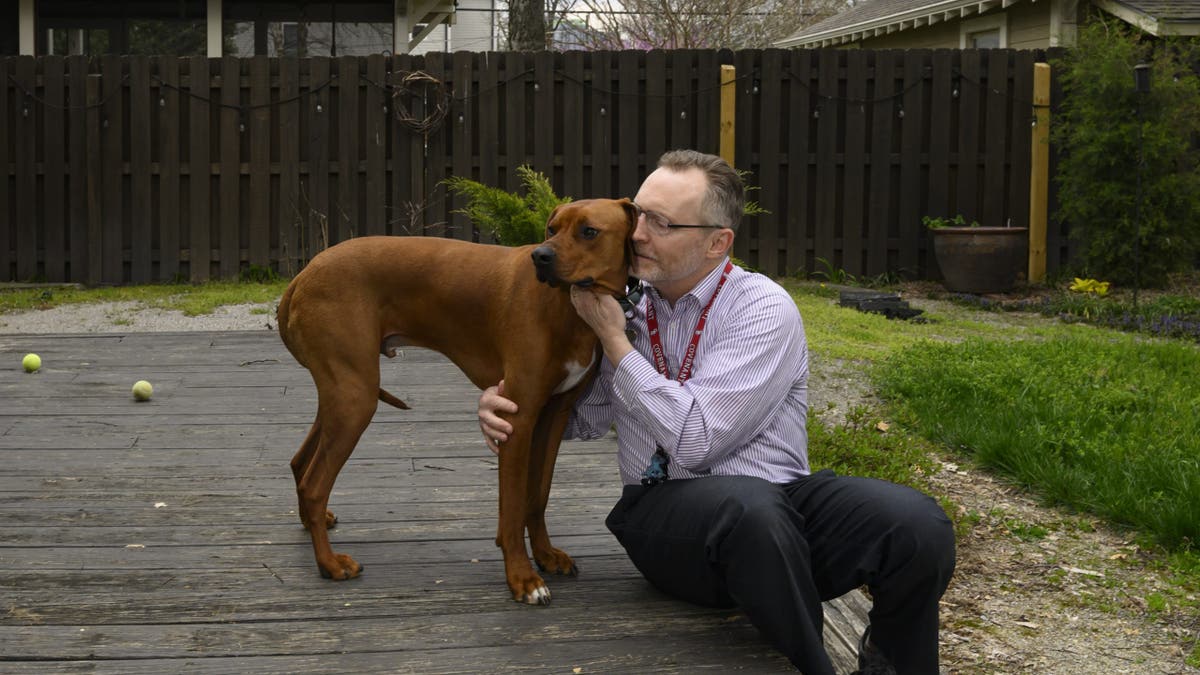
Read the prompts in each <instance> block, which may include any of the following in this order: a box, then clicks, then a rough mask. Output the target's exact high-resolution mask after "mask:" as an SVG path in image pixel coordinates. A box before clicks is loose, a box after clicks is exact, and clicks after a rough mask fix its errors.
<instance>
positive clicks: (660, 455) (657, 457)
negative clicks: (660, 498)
mask: <svg viewBox="0 0 1200 675" xmlns="http://www.w3.org/2000/svg"><path fill="white" fill-rule="evenodd" d="M670 463H671V458H670V457H668V456H667V453H666V452H665V451H664V450H663V449H662V447H659V448H656V449H655V450H654V454H653V455H652V456H651V457H650V466H648V467H646V470H645V471H643V472H642V485H645V486H646V487H653V486H655V485H658V484H659V483H664V482H666V481H667V480H668V479H669V478H670V476H669V475H667V465H669V464H670Z"/></svg>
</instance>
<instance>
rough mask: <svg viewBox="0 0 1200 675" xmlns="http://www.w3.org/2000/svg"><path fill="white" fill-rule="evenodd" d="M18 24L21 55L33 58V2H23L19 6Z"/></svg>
mask: <svg viewBox="0 0 1200 675" xmlns="http://www.w3.org/2000/svg"><path fill="white" fill-rule="evenodd" d="M17 23H18V24H19V25H18V27H17V34H18V36H19V39H18V42H19V53H20V54H21V55H22V56H33V55H34V54H33V45H34V39H33V38H34V34H33V0H21V4H20V5H18V6H17Z"/></svg>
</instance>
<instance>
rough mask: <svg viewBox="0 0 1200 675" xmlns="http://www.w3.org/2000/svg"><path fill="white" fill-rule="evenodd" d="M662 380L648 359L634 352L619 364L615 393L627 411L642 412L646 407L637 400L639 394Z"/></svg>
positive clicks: (614, 374)
mask: <svg viewBox="0 0 1200 675" xmlns="http://www.w3.org/2000/svg"><path fill="white" fill-rule="evenodd" d="M661 379H662V376H661V375H659V373H658V371H657V370H655V369H654V366H652V365H650V362H649V361H647V360H646V357H644V356H642V355H641V354H640V353H639V352H637V351H636V350H634V351H631V352H629V353H628V354H626V355H625V357H624V358H623V359H621V362H620V363H618V364H617V369H616V371H615V372H614V373H613V391H614V392H615V393H616V395H617V400H618V401H620V402H621V405H622V406H624V407H625V409H626V410H631V411H636V410H641V409H642V408H643V407H644V406H642V405H641V404H640V403H639V402H638V400H637V395H638V392H641V391H643V390H645V389H649V388H650V387H651V386H653V385H654V384H655V383H657V382H658V381H660V380H661Z"/></svg>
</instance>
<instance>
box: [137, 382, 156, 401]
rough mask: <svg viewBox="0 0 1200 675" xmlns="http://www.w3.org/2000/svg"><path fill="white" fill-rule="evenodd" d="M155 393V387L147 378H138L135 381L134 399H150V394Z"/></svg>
mask: <svg viewBox="0 0 1200 675" xmlns="http://www.w3.org/2000/svg"><path fill="white" fill-rule="evenodd" d="M153 393H154V387H152V386H150V383H149V382H147V381H145V380H138V381H137V382H134V383H133V400H135V401H149V400H150V395H151V394H153Z"/></svg>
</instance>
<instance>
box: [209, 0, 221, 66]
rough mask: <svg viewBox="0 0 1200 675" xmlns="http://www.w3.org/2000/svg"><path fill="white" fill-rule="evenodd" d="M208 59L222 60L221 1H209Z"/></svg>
mask: <svg viewBox="0 0 1200 675" xmlns="http://www.w3.org/2000/svg"><path fill="white" fill-rule="evenodd" d="M207 15H208V58H210V59H214V58H220V57H221V55H222V49H221V45H222V42H221V24H222V23H223V22H222V20H221V19H222V16H221V0H208V11H207Z"/></svg>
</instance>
